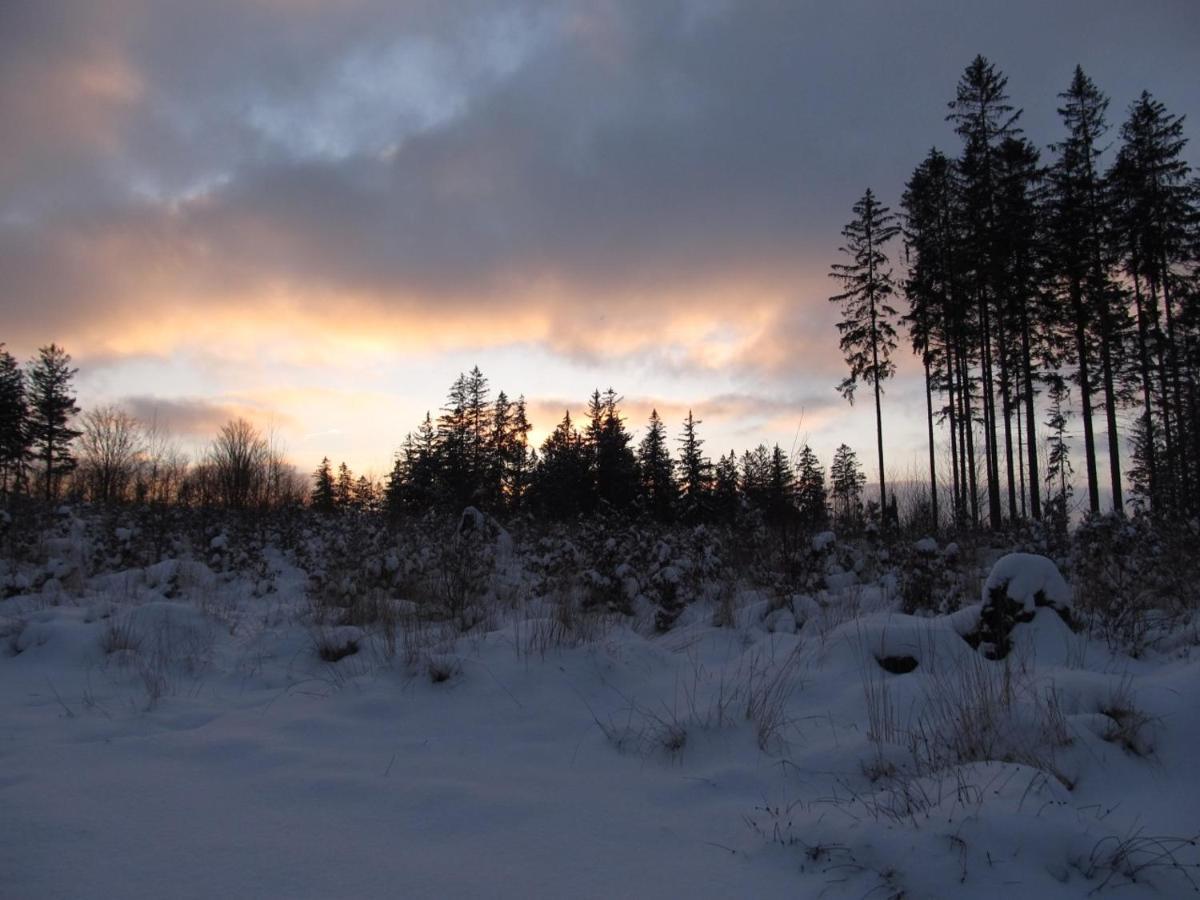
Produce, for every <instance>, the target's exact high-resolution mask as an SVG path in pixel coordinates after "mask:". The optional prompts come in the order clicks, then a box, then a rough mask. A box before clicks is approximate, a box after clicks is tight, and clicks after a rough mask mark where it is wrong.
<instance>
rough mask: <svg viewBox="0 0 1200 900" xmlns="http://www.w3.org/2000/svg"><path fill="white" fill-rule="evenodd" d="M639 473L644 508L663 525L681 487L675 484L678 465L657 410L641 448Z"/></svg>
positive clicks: (652, 412)
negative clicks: (674, 459) (668, 445)
mask: <svg viewBox="0 0 1200 900" xmlns="http://www.w3.org/2000/svg"><path fill="white" fill-rule="evenodd" d="M638 474H639V480H640V482H641V492H640V493H641V498H642V503H643V505H644V506H645V507H646V509H647V510H648V511H649V512H650V514H651V515H653V516H654V517H655V518H656V519H658V520H659V521H660V522H667V521H670V520H671V517H672V516H673V515H674V511H675V504H676V502H677V499H678V488H677V486H676V484H675V463H674V461H673V460H672V459H671V451H670V449H669V448H668V447H667V429H666V426H665V425H663V421H662V419H661V418H659V415H658V410H657V409H653V410H651V411H650V421H649V423H648V424H647V425H646V434H645V435H644V436H643V437H642V441H641V443H640V444H639V445H638Z"/></svg>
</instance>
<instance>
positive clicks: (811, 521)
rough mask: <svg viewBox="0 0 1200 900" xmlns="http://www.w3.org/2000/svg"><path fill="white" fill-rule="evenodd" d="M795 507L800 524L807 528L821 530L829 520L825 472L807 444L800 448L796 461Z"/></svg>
mask: <svg viewBox="0 0 1200 900" xmlns="http://www.w3.org/2000/svg"><path fill="white" fill-rule="evenodd" d="M796 507H797V509H799V511H800V522H801V524H803V525H804V526H805V527H807V528H810V529H814V530H815V529H817V528H823V527H825V524H826V522H827V521H828V520H829V509H828V506H827V502H826V496H825V470H824V469H823V468H822V467H821V463H820V461H819V460H818V459H817V454H816V453H814V452H813V449H812V447H810V446H808V444H805V445H804V446H803V447H801V448H800V455H799V457H797V459H796Z"/></svg>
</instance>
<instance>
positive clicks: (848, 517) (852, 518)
mask: <svg viewBox="0 0 1200 900" xmlns="http://www.w3.org/2000/svg"><path fill="white" fill-rule="evenodd" d="M865 484H866V476H865V475H863V472H862V468H861V467H860V466H859V464H858V456H857V455H856V454H855V452H854V451H853V450H851V449H850V448H849V447H848V446H846V445H845V444H841V445H839V446H838V448H837V449H836V450H835V451H834V452H833V464H832V465H831V466H830V467H829V487H830V496H831V497H832V500H833V510H834V515H835V516H836V517H837V519H838V522H839V523H840V524H841V525H843V526H849V527H851V528H856V527H858V526H859V525H860V524H861V523H862V491H863V486H864V485H865Z"/></svg>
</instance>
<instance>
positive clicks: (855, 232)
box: [829, 190, 900, 500]
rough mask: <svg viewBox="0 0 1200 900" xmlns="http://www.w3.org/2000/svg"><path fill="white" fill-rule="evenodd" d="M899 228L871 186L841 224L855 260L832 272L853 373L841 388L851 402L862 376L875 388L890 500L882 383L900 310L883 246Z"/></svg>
mask: <svg viewBox="0 0 1200 900" xmlns="http://www.w3.org/2000/svg"><path fill="white" fill-rule="evenodd" d="M899 230H900V227H899V225H897V224H896V217H895V216H894V215H892V214H891V212H890V211H889V210H888V208H887V207H886V206H880V205H879V203H878V202H877V201H876V199H875V195H874V194H872V193H871V191H870V190H867V192H866V193H865V194H863V197H862V199H861V200H859V201H858V203H856V204H854V219H853V220H852V221H851V222H850V223H849V224H848V225H846V227H845V228H843V229H842V236H843V237H844V238H845V239H846V243H845V245H844V246H843V247H842V248H841V250H842V252H843V253H845V254H846V255H847V256H849V257H850V259H851V260H852V261H851V262H850V263H837V264H835V265H834V266H833V269H832V271H831V273H830V274H831V275H832V277H834V278H836V279H838V280H839V281H841V282H842V285H843V287H845V291H844V292H843V293H841V294H837V295H835V296H833V297H830V298H829V299H830V301H831V302H833V303H838V304H840V305H841V307H842V320H841V321H840V322H838V331H839V332H840V333H841V336H842V337H841V348H842V352H843V353H844V354H845V355H846V362H847V364H848V365H849V366H850V375H849V377H847V378H846V379H845V380H843V381H842V383H841V385H840V387H839V390H840V391H841V392H842V394H843V396H845V397H846V399H847V400H849V401H850V402H851V403H853V402H854V390H855V387H856V386H857V384H858V380H859V379H860V378H861V379H863V380H864V381H866V382H867V384H869V385H871V386H872V388H873V389H874V393H875V439H876V446H877V448H878V451H879V496H880V498H881V500H883V499H886V487H885V479H884V470H883V412H882V406H881V397H882V393H883V382H884V381H885V380H886V379H888V378H890V377H891V376H892V374H893V373H894V372H895V370H896V367H895V364H894V363H893V362H892V361H891V355H892V351H893V350H894V349H895V348H896V329H895V325H894V321H895V318H896V310H895V309H894V308H893V307H892V306H891V297H892V295H893V294H894V293H895V282H894V281H893V278H892V272H891V266H890V265H889V262H888V257H887V253H886V252H885V250H884V248H885V247H886V245H887V243H888V241H890V240H891V239H892V238H893V237H895V236H896V234H897V233H898V232H899Z"/></svg>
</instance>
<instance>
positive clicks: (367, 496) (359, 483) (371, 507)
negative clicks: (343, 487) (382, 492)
mask: <svg viewBox="0 0 1200 900" xmlns="http://www.w3.org/2000/svg"><path fill="white" fill-rule="evenodd" d="M378 499H379V492H378V490H376V488H375V483H374V482H373V481H371V479H370V478H368V477H367V476H366V475H359V476H358V480H356V481H355V482H354V499H353V500H352V501H351V503H352V505H353V507H354V508H355V509H356V510H357V511H359V512H374V511H375V507H376V504H377V502H378Z"/></svg>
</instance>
